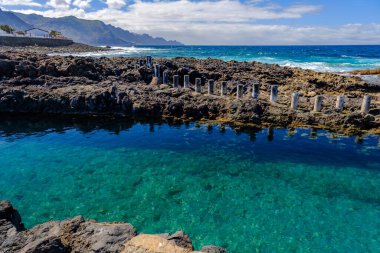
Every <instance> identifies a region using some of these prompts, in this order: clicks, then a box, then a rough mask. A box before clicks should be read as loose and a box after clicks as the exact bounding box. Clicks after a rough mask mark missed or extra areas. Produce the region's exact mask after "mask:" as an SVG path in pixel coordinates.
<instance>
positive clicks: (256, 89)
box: [252, 82, 260, 99]
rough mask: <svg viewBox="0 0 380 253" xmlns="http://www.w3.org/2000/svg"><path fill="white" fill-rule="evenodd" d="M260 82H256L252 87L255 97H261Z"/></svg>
mask: <svg viewBox="0 0 380 253" xmlns="http://www.w3.org/2000/svg"><path fill="white" fill-rule="evenodd" d="M259 90H260V82H255V83H254V84H253V87H252V97H253V98H254V99H258V98H259Z"/></svg>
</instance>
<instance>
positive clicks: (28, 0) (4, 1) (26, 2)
mask: <svg viewBox="0 0 380 253" xmlns="http://www.w3.org/2000/svg"><path fill="white" fill-rule="evenodd" d="M0 5H3V6H18V5H22V6H34V7H40V6H41V4H39V3H36V2H34V1H33V0H11V1H9V0H0Z"/></svg>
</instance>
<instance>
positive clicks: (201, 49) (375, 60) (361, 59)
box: [79, 45, 380, 72]
mask: <svg viewBox="0 0 380 253" xmlns="http://www.w3.org/2000/svg"><path fill="white" fill-rule="evenodd" d="M115 49H116V51H106V52H100V53H84V54H79V55H82V56H90V55H91V56H106V57H112V56H146V55H152V56H153V57H164V58H174V57H180V56H181V57H195V58H201V59H205V58H208V57H211V58H217V59H222V60H237V61H259V62H265V63H275V64H279V65H281V66H289V67H301V68H305V69H311V70H316V71H328V72H343V71H351V70H357V69H375V68H380V45H379V46H151V47H117V48H115Z"/></svg>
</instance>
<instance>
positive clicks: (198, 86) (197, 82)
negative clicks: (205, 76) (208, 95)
mask: <svg viewBox="0 0 380 253" xmlns="http://www.w3.org/2000/svg"><path fill="white" fill-rule="evenodd" d="M195 92H196V93H202V79H200V78H195Z"/></svg>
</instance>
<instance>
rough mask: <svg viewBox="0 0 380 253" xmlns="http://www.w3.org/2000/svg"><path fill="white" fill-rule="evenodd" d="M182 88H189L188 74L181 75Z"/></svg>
mask: <svg viewBox="0 0 380 253" xmlns="http://www.w3.org/2000/svg"><path fill="white" fill-rule="evenodd" d="M183 88H185V89H188V88H190V76H189V75H184V76H183Z"/></svg>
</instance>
